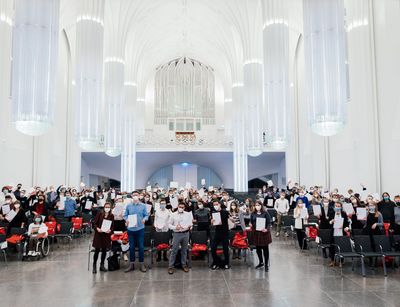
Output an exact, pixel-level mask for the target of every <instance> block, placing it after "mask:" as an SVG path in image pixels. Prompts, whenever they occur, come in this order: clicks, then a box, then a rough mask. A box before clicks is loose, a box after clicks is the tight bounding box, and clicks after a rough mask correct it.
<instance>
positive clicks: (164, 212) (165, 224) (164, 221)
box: [154, 199, 171, 262]
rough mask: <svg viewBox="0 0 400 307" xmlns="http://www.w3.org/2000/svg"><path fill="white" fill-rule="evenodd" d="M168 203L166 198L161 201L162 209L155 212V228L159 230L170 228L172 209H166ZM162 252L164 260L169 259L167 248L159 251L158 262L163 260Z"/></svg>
mask: <svg viewBox="0 0 400 307" xmlns="http://www.w3.org/2000/svg"><path fill="white" fill-rule="evenodd" d="M166 207H167V203H166V202H165V199H163V200H161V201H160V209H158V210H156V213H155V214H154V228H155V229H156V231H157V232H167V231H168V230H169V219H170V215H171V211H169V210H168V209H166ZM161 253H162V254H163V259H164V261H168V258H167V250H164V251H160V250H159V251H157V262H160V261H161Z"/></svg>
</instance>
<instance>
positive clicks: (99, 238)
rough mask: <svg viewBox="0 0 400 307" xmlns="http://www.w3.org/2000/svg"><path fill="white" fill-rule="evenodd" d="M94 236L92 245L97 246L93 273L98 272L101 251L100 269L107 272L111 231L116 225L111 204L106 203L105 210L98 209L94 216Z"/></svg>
mask: <svg viewBox="0 0 400 307" xmlns="http://www.w3.org/2000/svg"><path fill="white" fill-rule="evenodd" d="M93 224H94V237H93V244H92V246H93V247H94V248H95V250H94V256H93V274H96V273H97V259H98V258H99V253H100V251H101V260H100V271H101V272H107V269H106V268H105V267H104V261H105V260H106V255H107V249H109V248H110V246H111V233H112V231H113V227H114V215H113V214H112V213H111V204H110V203H108V202H107V203H105V204H104V212H101V211H98V213H97V215H96V217H95V218H94V222H93Z"/></svg>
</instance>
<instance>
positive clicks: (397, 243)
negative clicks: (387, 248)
mask: <svg viewBox="0 0 400 307" xmlns="http://www.w3.org/2000/svg"><path fill="white" fill-rule="evenodd" d="M392 247H393V249H394V250H395V251H396V252H399V251H400V235H393V236H392Z"/></svg>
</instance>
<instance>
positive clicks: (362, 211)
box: [356, 207, 367, 221]
mask: <svg viewBox="0 0 400 307" xmlns="http://www.w3.org/2000/svg"><path fill="white" fill-rule="evenodd" d="M356 210H357V220H359V221H364V220H366V219H367V209H366V208H360V207H358V208H356Z"/></svg>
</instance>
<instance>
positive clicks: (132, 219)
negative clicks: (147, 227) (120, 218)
mask: <svg viewBox="0 0 400 307" xmlns="http://www.w3.org/2000/svg"><path fill="white" fill-rule="evenodd" d="M137 224H138V221H137V214H130V215H128V228H130V227H137Z"/></svg>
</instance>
